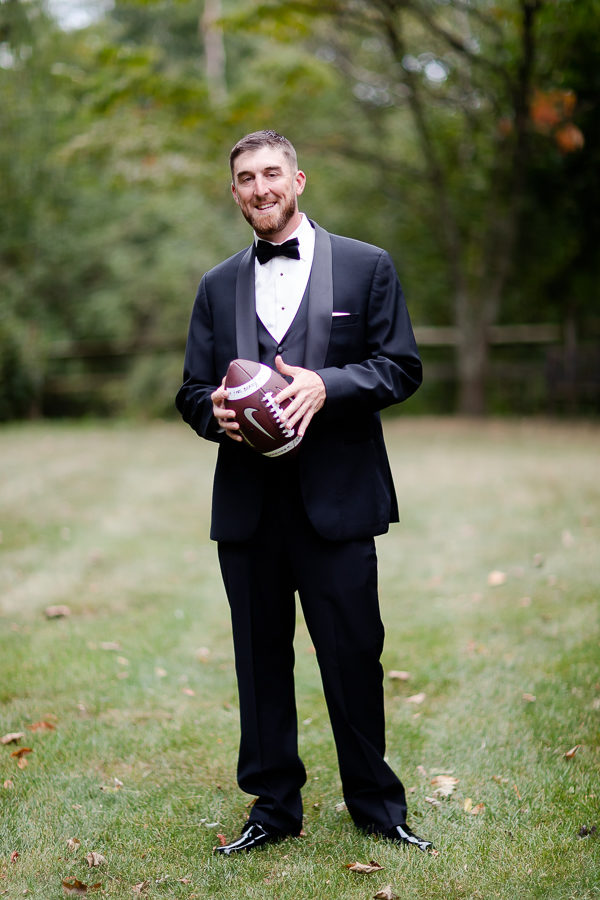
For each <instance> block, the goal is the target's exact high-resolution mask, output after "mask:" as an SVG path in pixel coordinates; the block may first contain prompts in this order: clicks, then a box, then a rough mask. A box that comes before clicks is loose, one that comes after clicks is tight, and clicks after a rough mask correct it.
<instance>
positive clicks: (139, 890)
mask: <svg viewBox="0 0 600 900" xmlns="http://www.w3.org/2000/svg"><path fill="white" fill-rule="evenodd" d="M149 887H150V882H149V881H139V882H138V883H137V884H134V886H133V888H132V890H133V893H134V894H143V893H144V891H147V890H148V888H149Z"/></svg>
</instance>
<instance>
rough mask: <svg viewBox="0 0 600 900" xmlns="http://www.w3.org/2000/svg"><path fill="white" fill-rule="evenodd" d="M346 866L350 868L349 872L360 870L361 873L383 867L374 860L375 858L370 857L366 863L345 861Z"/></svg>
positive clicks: (367, 873)
mask: <svg viewBox="0 0 600 900" xmlns="http://www.w3.org/2000/svg"><path fill="white" fill-rule="evenodd" d="M346 868H347V869H350V871H351V872H360V873H361V875H370V874H371V872H379V871H380V870H381V869H383V866H380V865H379V863H378V862H375V860H374V859H372V860H371V861H370V862H368V863H361V862H353V863H346Z"/></svg>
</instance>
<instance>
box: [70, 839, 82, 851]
mask: <svg viewBox="0 0 600 900" xmlns="http://www.w3.org/2000/svg"><path fill="white" fill-rule="evenodd" d="M80 846H81V841H80V840H79V838H75V837H72V838H69V840H68V841H67V847H68V848H69V850H79V847H80Z"/></svg>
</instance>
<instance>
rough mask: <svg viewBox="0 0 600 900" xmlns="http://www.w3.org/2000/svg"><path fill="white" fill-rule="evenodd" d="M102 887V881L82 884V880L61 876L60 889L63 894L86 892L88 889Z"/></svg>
mask: <svg viewBox="0 0 600 900" xmlns="http://www.w3.org/2000/svg"><path fill="white" fill-rule="evenodd" d="M101 887H102V882H100V881H99V882H98V883H97V884H90V885H87V884H84V883H83V881H79V880H78V879H77V878H73V877H71V876H69V878H63V883H62V889H63V891H64V893H65V894H69V895H78V896H79V895H81V894H87V892H88V891H98V890H100V888H101Z"/></svg>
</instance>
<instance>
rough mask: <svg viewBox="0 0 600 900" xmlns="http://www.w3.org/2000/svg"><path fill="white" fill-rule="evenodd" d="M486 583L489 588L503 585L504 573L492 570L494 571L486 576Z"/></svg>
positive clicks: (504, 580)
mask: <svg viewBox="0 0 600 900" xmlns="http://www.w3.org/2000/svg"><path fill="white" fill-rule="evenodd" d="M487 583H488V584H489V586H490V587H499V586H500V585H501V584H505V583H506V572H500V571H499V570H498V569H494V571H493V572H490V574H489V575H488V579H487Z"/></svg>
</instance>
